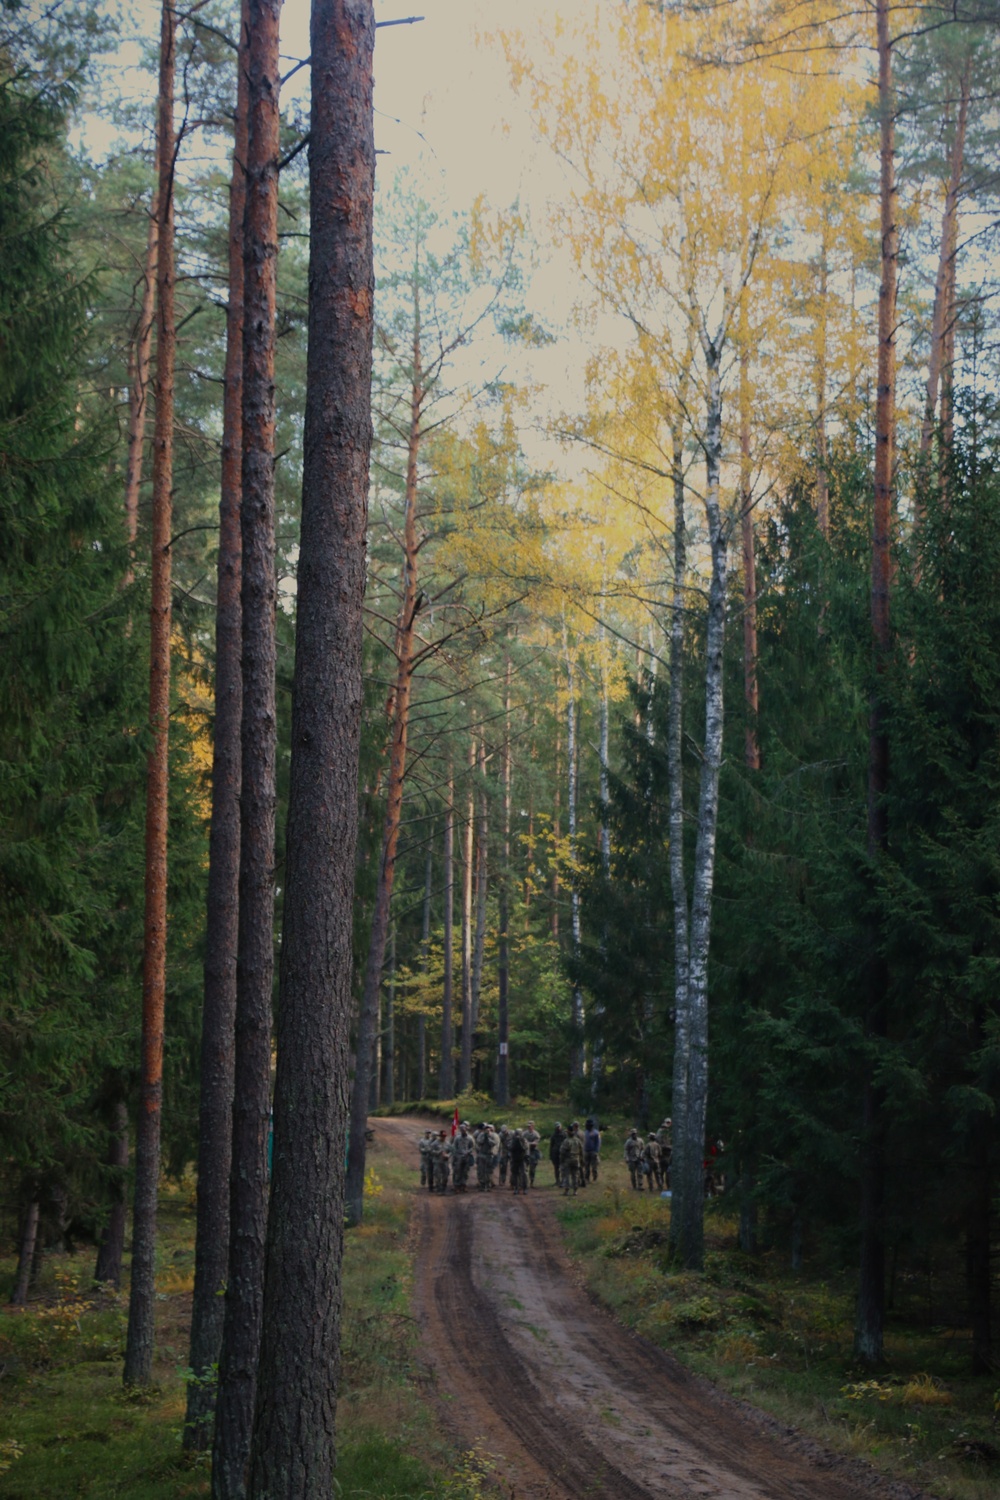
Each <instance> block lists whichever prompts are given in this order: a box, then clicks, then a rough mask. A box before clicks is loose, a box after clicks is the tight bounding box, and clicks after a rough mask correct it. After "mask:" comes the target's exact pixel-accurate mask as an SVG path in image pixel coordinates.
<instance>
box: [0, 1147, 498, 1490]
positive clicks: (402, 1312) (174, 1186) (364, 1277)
mask: <svg viewBox="0 0 1000 1500" xmlns="http://www.w3.org/2000/svg"><path fill="white" fill-rule="evenodd" d="M412 1178H413V1172H412V1168H411V1163H410V1162H409V1161H407V1162H406V1163H405V1164H404V1163H403V1162H402V1160H401V1159H399V1158H398V1157H396V1156H395V1155H393V1154H392V1153H389V1152H382V1153H377V1154H376V1155H375V1156H374V1157H373V1171H372V1172H371V1173H370V1175H369V1183H368V1190H367V1194H366V1204H365V1222H364V1224H363V1225H362V1226H361V1227H360V1228H359V1229H357V1230H352V1231H351V1232H350V1234H349V1235H348V1236H347V1243H346V1250H345V1263H344V1302H345V1307H344V1321H343V1379H342V1387H341V1400H340V1404H339V1408H338V1426H339V1432H338V1439H339V1462H338V1469H337V1482H338V1486H339V1489H338V1493H337V1500H482V1496H483V1491H484V1479H483V1474H482V1465H481V1464H480V1463H479V1462H478V1460H477V1459H476V1458H475V1456H474V1455H473V1454H471V1453H464V1454H461V1453H457V1452H456V1450H455V1449H454V1448H453V1447H452V1446H451V1444H450V1443H449V1442H448V1441H447V1439H445V1438H444V1437H443V1436H442V1435H441V1428H440V1424H439V1422H438V1420H437V1416H436V1412H435V1409H434V1406H433V1404H432V1402H431V1400H430V1398H429V1395H428V1381H427V1376H426V1373H425V1371H424V1368H423V1365H422V1364H421V1362H420V1360H419V1358H418V1353H417V1349H418V1332H417V1325H416V1323H415V1322H414V1320H413V1317H412V1316H411V1308H410V1296H411V1287H412V1260H411V1256H410V1253H409V1246H408V1231H409V1222H410V1215H411V1211H412V1208H413V1203H414V1194H413V1192H412ZM93 1263H94V1250H93V1247H91V1246H84V1247H81V1249H80V1250H79V1251H78V1252H77V1253H76V1254H74V1255H63V1254H52V1255H46V1257H45V1260H44V1262H43V1269H42V1273H41V1276H40V1279H39V1284H38V1286H37V1287H36V1288H35V1289H34V1290H33V1293H32V1299H31V1301H30V1303H29V1307H28V1309H27V1310H26V1311H23V1312H21V1311H17V1310H14V1309H12V1308H9V1307H7V1306H6V1305H0V1497H3V1500H70V1497H76V1496H82V1497H86V1500H112V1497H114V1500H119V1497H120V1500H185V1497H194V1496H207V1495H208V1493H209V1462H208V1455H207V1454H205V1455H201V1454H196V1455H190V1456H187V1455H184V1454H183V1453H182V1452H181V1442H180V1439H181V1426H182V1422H183V1417H184V1404H185V1377H186V1373H187V1372H186V1369H185V1366H186V1363H187V1349H188V1326H189V1320H190V1313H191V1287H192V1284H193V1274H194V1183H193V1179H185V1181H183V1182H181V1183H170V1182H165V1183H163V1184H162V1185H161V1198H160V1214H159V1243H158V1247H157V1357H156V1365H155V1369H154V1379H155V1382H156V1384H155V1387H154V1389H153V1390H151V1391H150V1392H148V1393H142V1394H139V1393H131V1394H127V1393H125V1392H124V1391H123V1389H122V1384H121V1373H122V1355H123V1351H124V1340H125V1325H126V1312H127V1298H126V1296H125V1295H124V1294H122V1295H120V1296H110V1297H109V1296H108V1295H107V1294H106V1293H103V1292H97V1291H95V1289H94V1287H93V1284H92V1282H91V1281H90V1279H89V1278H90V1276H91V1272H92V1269H93ZM13 1281H14V1260H13V1258H12V1257H7V1258H0V1297H2V1298H3V1303H4V1304H5V1303H6V1298H7V1297H8V1296H9V1295H10V1289H11V1287H12V1286H13Z"/></svg>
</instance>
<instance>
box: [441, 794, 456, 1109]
mask: <svg viewBox="0 0 1000 1500" xmlns="http://www.w3.org/2000/svg"><path fill="white" fill-rule="evenodd" d="M454 851H455V782H454V777H453V776H452V772H451V767H450V766H449V768H448V802H447V805H446V806H445V810H444V994H443V996H442V1003H441V1066H440V1069H439V1072H438V1098H439V1099H450V1098H451V1097H452V1096H453V1094H454V1092H455V1059H454V1057H453V1056H452V1045H453V1041H454V1028H453V1025H452V998H453V996H452V990H453V972H452V971H453V967H454V953H453V951H452V950H453V948H454V913H455V861H454Z"/></svg>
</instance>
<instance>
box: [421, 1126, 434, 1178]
mask: <svg viewBox="0 0 1000 1500" xmlns="http://www.w3.org/2000/svg"><path fill="white" fill-rule="evenodd" d="M433 1139H434V1132H433V1131H432V1130H425V1131H424V1133H423V1135H422V1136H421V1137H420V1139H419V1141H418V1142H417V1149H418V1151H419V1152H420V1186H421V1187H426V1186H427V1153H428V1151H429V1149H430V1144H431V1141H432V1140H433Z"/></svg>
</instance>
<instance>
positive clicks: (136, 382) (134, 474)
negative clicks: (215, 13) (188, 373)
mask: <svg viewBox="0 0 1000 1500" xmlns="http://www.w3.org/2000/svg"><path fill="white" fill-rule="evenodd" d="M153 179H154V181H155V183H156V187H154V189H153V201H152V202H151V203H150V205H149V225H148V228H147V230H146V259H145V261H144V263H143V278H142V301H141V303H140V306H139V317H138V320H137V322H136V325H135V332H134V333H133V335H132V347H131V349H130V350H129V362H128V454H127V457H126V460H125V530H126V534H127V536H128V540H129V546H130V547H133V548H134V546H135V540H136V537H137V535H138V533H139V487H140V485H141V484H142V450H143V444H144V442H145V437H146V411H147V408H148V405H149V402H148V400H147V397H148V395H149V363H150V360H149V356H150V350H151V348H152V344H153V305H154V301H155V297H156V260H157V248H158V245H159V239H160V215H159V198H158V194H159V181H160V149H159V136H157V145H156V147H155V149H154V151H153Z"/></svg>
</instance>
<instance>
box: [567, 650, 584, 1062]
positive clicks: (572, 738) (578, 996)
mask: <svg viewBox="0 0 1000 1500" xmlns="http://www.w3.org/2000/svg"><path fill="white" fill-rule="evenodd" d="M563 652H564V654H565V657H566V685H567V694H566V769H567V778H566V811H567V815H568V818H569V866H570V921H571V924H572V931H573V956H574V958H575V959H576V960H577V961H578V962H579V958H580V890H579V886H578V884H577V878H576V797H577V778H578V762H577V744H576V680H575V674H574V672H573V661H572V658H571V656H570V654H569V645H568V641H567V636H566V626H565V623H564V624H563ZM583 1021H584V1016H583V990H582V989H581V988H580V985H579V983H575V984H574V985H573V1002H572V1011H571V1013H570V1024H571V1027H572V1034H573V1041H572V1045H571V1050H570V1063H569V1076H570V1078H571V1079H577V1078H582V1077H583V1076H584V1073H585V1072H586V1053H585V1049H584V1039H583Z"/></svg>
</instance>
